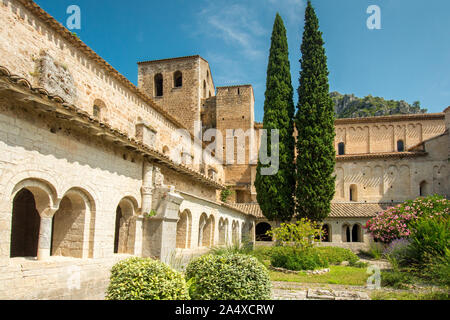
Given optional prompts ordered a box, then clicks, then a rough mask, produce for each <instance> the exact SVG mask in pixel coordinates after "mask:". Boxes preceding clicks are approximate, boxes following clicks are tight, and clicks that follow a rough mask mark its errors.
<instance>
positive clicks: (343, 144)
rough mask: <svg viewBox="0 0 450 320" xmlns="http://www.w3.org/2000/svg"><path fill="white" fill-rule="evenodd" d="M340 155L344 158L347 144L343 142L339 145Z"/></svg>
mask: <svg viewBox="0 0 450 320" xmlns="http://www.w3.org/2000/svg"><path fill="white" fill-rule="evenodd" d="M338 154H339V155H340V156H343V155H344V154H345V143H343V142H341V143H339V145H338Z"/></svg>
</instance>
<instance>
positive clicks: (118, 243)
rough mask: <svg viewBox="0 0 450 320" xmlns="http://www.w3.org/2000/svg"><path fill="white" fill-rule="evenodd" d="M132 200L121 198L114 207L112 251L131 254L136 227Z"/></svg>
mask: <svg viewBox="0 0 450 320" xmlns="http://www.w3.org/2000/svg"><path fill="white" fill-rule="evenodd" d="M133 216H134V205H133V202H132V201H131V200H129V199H127V198H125V199H122V200H121V201H120V203H119V205H118V206H117V208H116V219H115V228H114V253H119V254H124V253H128V254H132V253H133V251H134V234H135V233H134V231H135V229H136V225H135V221H134V220H133Z"/></svg>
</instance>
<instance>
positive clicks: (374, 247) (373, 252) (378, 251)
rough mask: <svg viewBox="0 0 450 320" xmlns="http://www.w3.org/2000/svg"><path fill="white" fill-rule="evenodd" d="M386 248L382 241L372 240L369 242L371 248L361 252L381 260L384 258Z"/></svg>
mask: <svg viewBox="0 0 450 320" xmlns="http://www.w3.org/2000/svg"><path fill="white" fill-rule="evenodd" d="M384 248H385V246H384V245H383V244H382V243H380V242H374V241H371V242H370V244H369V249H368V250H361V251H360V253H362V254H363V255H365V256H367V257H369V258H372V259H375V260H380V259H381V258H383V252H384Z"/></svg>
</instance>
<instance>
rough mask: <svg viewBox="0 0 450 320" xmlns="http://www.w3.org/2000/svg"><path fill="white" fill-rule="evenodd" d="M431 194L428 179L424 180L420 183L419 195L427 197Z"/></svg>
mask: <svg viewBox="0 0 450 320" xmlns="http://www.w3.org/2000/svg"><path fill="white" fill-rule="evenodd" d="M429 194H430V191H429V184H428V182H427V181H426V180H423V181H422V182H421V183H420V184H419V196H421V197H426V196H428V195H429Z"/></svg>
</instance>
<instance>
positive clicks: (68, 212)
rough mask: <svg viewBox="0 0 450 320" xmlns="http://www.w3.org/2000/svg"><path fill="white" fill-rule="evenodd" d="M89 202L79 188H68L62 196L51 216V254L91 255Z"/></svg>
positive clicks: (90, 212) (84, 256) (65, 255)
mask: <svg viewBox="0 0 450 320" xmlns="http://www.w3.org/2000/svg"><path fill="white" fill-rule="evenodd" d="M90 202H91V201H90V200H89V198H88V197H87V196H86V195H85V194H84V193H83V192H82V191H79V190H70V191H69V192H67V193H66V195H65V196H64V197H63V198H62V200H61V203H60V205H59V208H58V211H56V213H55V215H54V216H53V223H52V241H51V249H50V254H51V255H52V256H64V257H73V258H87V257H88V256H91V255H92V251H93V249H92V246H93V242H92V239H91V230H92V229H93V226H92V223H93V212H92V210H91V203H90ZM91 219H92V220H91Z"/></svg>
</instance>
